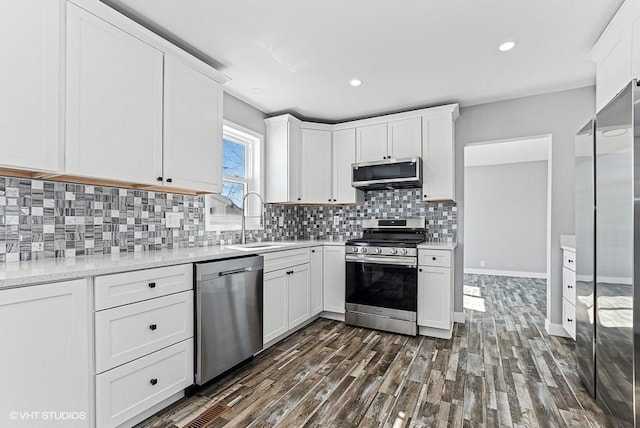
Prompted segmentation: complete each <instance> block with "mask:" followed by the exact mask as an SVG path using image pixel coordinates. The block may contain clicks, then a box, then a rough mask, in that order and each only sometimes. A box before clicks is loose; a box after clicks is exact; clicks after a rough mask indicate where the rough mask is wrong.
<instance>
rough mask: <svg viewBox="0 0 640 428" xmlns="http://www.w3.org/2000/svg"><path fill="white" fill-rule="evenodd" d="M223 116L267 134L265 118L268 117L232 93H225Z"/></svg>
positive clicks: (259, 132)
mask: <svg viewBox="0 0 640 428" xmlns="http://www.w3.org/2000/svg"><path fill="white" fill-rule="evenodd" d="M223 103H224V104H223V105H224V107H223V113H222V116H223V117H224V118H225V119H227V120H229V121H231V122H233V123H235V124H237V125H240V126H244V127H245V128H248V129H250V130H252V131H254V132H257V133H258V134H261V135H265V125H264V118H265V117H267V115H265V114H264V113H263V112H261V111H260V110H258V109H257V108H255V107H253V106H251V105H249V104H247V103H245V102H244V101H242V100H239V99H238V98H236V97H234V96H233V95H231V94H228V93H226V92H225V93H224V101H223Z"/></svg>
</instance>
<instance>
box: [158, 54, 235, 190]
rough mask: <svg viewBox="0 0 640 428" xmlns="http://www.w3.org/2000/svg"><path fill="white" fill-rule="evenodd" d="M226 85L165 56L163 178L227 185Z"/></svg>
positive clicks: (188, 184) (181, 184) (191, 184)
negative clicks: (223, 162) (224, 149)
mask: <svg viewBox="0 0 640 428" xmlns="http://www.w3.org/2000/svg"><path fill="white" fill-rule="evenodd" d="M222 96H223V94H222V88H221V87H220V84H218V82H216V81H215V80H213V79H211V78H210V77H208V76H205V75H204V74H202V73H201V72H200V71H197V70H195V69H193V68H192V67H191V66H189V65H188V64H186V63H185V62H183V61H182V60H180V59H178V58H176V57H173V56H171V55H167V56H166V57H165V62H164V146H163V147H164V152H163V173H162V176H163V180H164V184H165V185H166V186H174V187H177V188H181V189H193V190H199V191H207V192H211V193H217V192H220V191H221V190H222V167H221V158H222Z"/></svg>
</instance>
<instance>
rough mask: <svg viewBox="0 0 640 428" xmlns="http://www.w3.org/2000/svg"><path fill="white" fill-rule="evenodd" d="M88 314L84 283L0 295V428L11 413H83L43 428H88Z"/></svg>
mask: <svg viewBox="0 0 640 428" xmlns="http://www.w3.org/2000/svg"><path fill="white" fill-rule="evenodd" d="M89 309H90V307H89V298H88V285H87V281H86V280H84V279H82V280H75V281H67V282H60V283H54V284H46V285H39V286H32V287H23V288H14V289H11V290H2V291H0V343H2V351H0V379H2V390H3V391H5V393H3V398H2V400H0V415H2V416H0V418H1V419H0V420H2V422H1V423H0V425H2V426H7V425H6V424H7V423H8V422H9V421H8V419H6V418H7V417H8V415H9V414H10V413H9V412H12V411H77V412H84V415H85V417H84V418H83V419H79V420H75V421H73V420H48V421H46V422H47V423H46V424H44V425H46V426H48V427H49V426H51V427H88V426H91V425H92V423H91V421H92V420H93V416H92V413H91V412H90V408H91V406H90V404H89V400H90V396H91V391H90V388H89V386H90V385H91V381H90V379H91V377H90V375H91V373H90V370H91V369H90V361H91V346H90V341H89V338H90V334H91V333H90V328H89V327H90V322H89V313H90V310H89ZM18 422H20V420H17V422H16V425H15V426H21V425H22V424H19V423H18ZM23 424H24V426H38V423H37V421H34V420H32V421H31V424H29V422H25V421H23ZM41 425H43V424H41Z"/></svg>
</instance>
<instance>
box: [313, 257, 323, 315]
mask: <svg viewBox="0 0 640 428" xmlns="http://www.w3.org/2000/svg"><path fill="white" fill-rule="evenodd" d="M322 261H323V257H322V247H313V248H311V267H310V268H311V315H312V316H313V315H316V314H319V313H320V312H322V307H323V304H322V293H323V291H322V284H323V277H324V272H323V266H322Z"/></svg>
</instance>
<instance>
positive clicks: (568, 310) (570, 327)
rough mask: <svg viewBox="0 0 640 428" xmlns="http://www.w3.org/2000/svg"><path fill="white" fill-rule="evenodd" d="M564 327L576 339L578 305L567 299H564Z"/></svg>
mask: <svg viewBox="0 0 640 428" xmlns="http://www.w3.org/2000/svg"><path fill="white" fill-rule="evenodd" d="M562 327H564V329H565V331H566V332H567V333H568V334H569V336H571V338H572V339H573V340H576V307H575V305H573V304H572V303H571V302H569V301H568V300H567V299H564V298H563V299H562Z"/></svg>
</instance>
